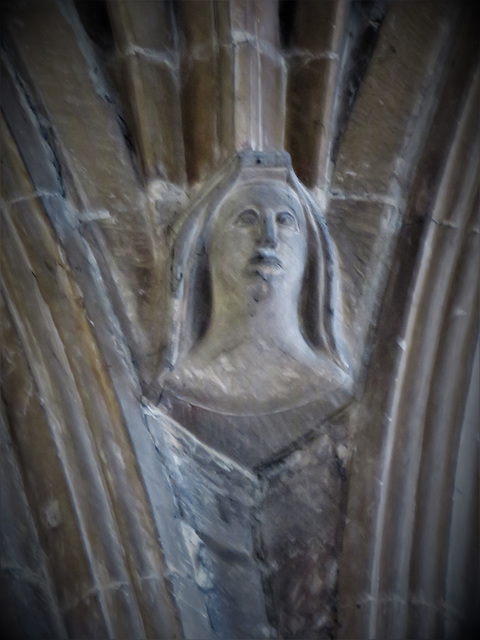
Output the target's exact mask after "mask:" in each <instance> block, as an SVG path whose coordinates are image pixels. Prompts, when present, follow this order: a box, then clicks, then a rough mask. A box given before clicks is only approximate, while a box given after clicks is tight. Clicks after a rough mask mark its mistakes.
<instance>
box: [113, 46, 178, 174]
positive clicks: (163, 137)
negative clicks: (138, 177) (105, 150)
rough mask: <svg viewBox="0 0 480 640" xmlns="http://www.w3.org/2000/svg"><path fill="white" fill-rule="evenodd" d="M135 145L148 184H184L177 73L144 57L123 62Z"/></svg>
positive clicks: (131, 58) (127, 58) (168, 66)
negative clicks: (157, 181)
mask: <svg viewBox="0 0 480 640" xmlns="http://www.w3.org/2000/svg"><path fill="white" fill-rule="evenodd" d="M121 65H122V67H123V70H124V77H125V88H126V99H127V102H128V107H129V112H130V121H131V123H132V131H133V132H134V142H135V146H136V149H137V153H138V156H139V158H140V162H141V165H142V169H143V175H144V178H145V180H146V181H149V180H155V179H160V180H166V181H169V182H173V183H175V184H180V185H181V184H183V183H184V181H185V168H184V154H185V152H184V147H183V137H182V120H181V113H180V106H179V87H178V80H177V74H176V72H175V71H174V70H173V69H172V68H171V66H170V65H168V64H166V63H164V62H158V61H156V60H152V59H150V58H148V57H146V56H143V55H141V54H138V55H135V54H132V55H129V56H127V57H126V58H125V59H123V60H122V62H121Z"/></svg>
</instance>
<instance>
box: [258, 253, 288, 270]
mask: <svg viewBox="0 0 480 640" xmlns="http://www.w3.org/2000/svg"><path fill="white" fill-rule="evenodd" d="M250 264H252V265H254V266H255V267H280V268H281V267H282V263H281V262H280V260H279V259H278V258H277V256H276V255H275V254H272V253H257V254H255V255H254V256H253V258H252V259H251V260H250Z"/></svg>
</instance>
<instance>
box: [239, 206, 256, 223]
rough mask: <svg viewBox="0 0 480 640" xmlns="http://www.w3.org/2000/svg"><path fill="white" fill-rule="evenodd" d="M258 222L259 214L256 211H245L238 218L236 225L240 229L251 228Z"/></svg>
mask: <svg viewBox="0 0 480 640" xmlns="http://www.w3.org/2000/svg"><path fill="white" fill-rule="evenodd" d="M257 222H258V213H257V212H256V211H255V209H245V211H242V213H241V214H240V215H239V216H238V218H237V220H236V224H237V226H239V227H250V226H251V225H254V224H256V223H257Z"/></svg>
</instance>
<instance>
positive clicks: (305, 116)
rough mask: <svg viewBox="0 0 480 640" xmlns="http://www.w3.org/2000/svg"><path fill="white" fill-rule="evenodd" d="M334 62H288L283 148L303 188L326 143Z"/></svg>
mask: <svg viewBox="0 0 480 640" xmlns="http://www.w3.org/2000/svg"><path fill="white" fill-rule="evenodd" d="M322 4H323V3H322ZM337 65H338V62H337V61H336V60H328V59H321V60H318V59H317V60H311V59H310V60H309V59H308V58H304V57H294V58H292V59H291V60H290V61H289V66H288V83H287V122H286V131H285V148H286V149H287V151H288V152H289V153H290V155H291V156H292V165H293V167H294V169H295V172H296V174H297V175H298V177H299V178H300V180H301V181H302V182H303V183H304V184H305V185H306V186H307V187H313V186H315V184H316V183H317V180H318V178H319V173H320V166H319V161H320V154H321V150H323V148H324V147H325V145H326V144H327V143H328V138H327V135H328V133H329V120H330V117H331V114H330V112H329V111H328V110H327V109H326V107H327V101H328V97H329V85H328V81H329V79H330V74H331V72H332V68H335V69H336V67H337Z"/></svg>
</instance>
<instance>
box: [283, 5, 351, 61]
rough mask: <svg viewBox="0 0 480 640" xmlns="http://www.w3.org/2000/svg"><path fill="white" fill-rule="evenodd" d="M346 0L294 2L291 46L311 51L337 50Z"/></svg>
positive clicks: (331, 51) (317, 52)
mask: <svg viewBox="0 0 480 640" xmlns="http://www.w3.org/2000/svg"><path fill="white" fill-rule="evenodd" d="M346 4H347V3H345V2H343V1H342V0H340V1H339V2H335V1H334V0H327V1H326V2H325V1H323V2H316V1H315V0H306V1H305V0H303V1H302V2H297V3H296V10H295V14H294V25H293V34H292V42H291V47H292V48H293V50H295V49H297V48H298V49H299V50H302V51H308V52H309V53H311V54H319V53H338V50H339V47H340V44H341V42H342V33H341V32H342V26H343V24H342V22H343V20H344V16H343V14H344V13H347V7H346Z"/></svg>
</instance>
